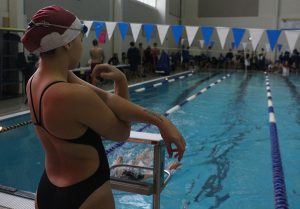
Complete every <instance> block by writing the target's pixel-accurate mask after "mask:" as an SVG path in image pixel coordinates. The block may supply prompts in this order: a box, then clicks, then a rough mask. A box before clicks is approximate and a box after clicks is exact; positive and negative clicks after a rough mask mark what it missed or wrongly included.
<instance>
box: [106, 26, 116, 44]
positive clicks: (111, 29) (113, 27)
mask: <svg viewBox="0 0 300 209" xmlns="http://www.w3.org/2000/svg"><path fill="white" fill-rule="evenodd" d="M116 24H117V23H116V22H105V25H106V30H107V35H108V40H110V39H111V37H112V34H113V33H114V30H115V27H116Z"/></svg>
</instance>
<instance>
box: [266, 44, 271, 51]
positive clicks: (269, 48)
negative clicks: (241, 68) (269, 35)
mask: <svg viewBox="0 0 300 209" xmlns="http://www.w3.org/2000/svg"><path fill="white" fill-rule="evenodd" d="M266 51H267V52H270V51H271V46H270V44H268V43H267V44H266Z"/></svg>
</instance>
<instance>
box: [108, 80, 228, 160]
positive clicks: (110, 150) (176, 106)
mask: <svg viewBox="0 0 300 209" xmlns="http://www.w3.org/2000/svg"><path fill="white" fill-rule="evenodd" d="M230 76H231V75H230V74H227V75H226V76H223V77H222V78H221V79H218V80H217V81H216V82H214V83H211V84H209V85H208V86H207V87H205V88H203V89H201V90H200V91H199V92H197V93H196V94H194V95H192V96H190V97H188V98H187V99H185V100H183V101H182V102H180V103H179V104H178V105H175V106H174V107H172V108H170V109H169V110H167V111H166V112H165V113H164V114H163V115H164V116H165V117H168V116H169V115H170V114H172V113H173V112H175V111H177V110H178V109H180V108H181V107H182V106H184V105H185V104H187V103H188V102H190V101H192V100H193V99H195V98H196V97H197V96H200V95H201V94H203V93H205V92H206V91H207V90H209V89H210V88H212V87H214V86H215V85H216V84H219V83H221V82H222V81H223V80H225V79H226V78H228V77H230ZM150 126H151V124H146V125H145V126H143V127H141V128H140V129H138V130H137V131H138V132H142V131H144V130H145V129H146V128H148V127H150ZM125 143H126V142H116V143H114V144H113V145H111V146H110V148H108V149H107V150H105V151H106V155H109V154H111V153H112V152H113V151H114V150H115V149H117V148H119V147H121V146H123V145H124V144H125Z"/></svg>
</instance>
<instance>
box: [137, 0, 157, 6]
mask: <svg viewBox="0 0 300 209" xmlns="http://www.w3.org/2000/svg"><path fill="white" fill-rule="evenodd" d="M137 1H140V2H143V3H144V4H148V5H150V6H152V7H156V0H137Z"/></svg>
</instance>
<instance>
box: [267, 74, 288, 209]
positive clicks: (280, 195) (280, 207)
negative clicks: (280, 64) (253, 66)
mask: <svg viewBox="0 0 300 209" xmlns="http://www.w3.org/2000/svg"><path fill="white" fill-rule="evenodd" d="M265 81H266V91H267V98H268V113H269V125H270V140H271V155H272V170H273V187H274V196H275V208H276V209H288V208H289V205H288V200H287V195H286V187H285V179H284V173H283V169H282V161H281V154H280V148H279V137H278V133H277V125H276V118H275V112H274V107H273V100H272V92H271V86H270V80H269V76H268V74H267V73H266V72H265Z"/></svg>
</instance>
